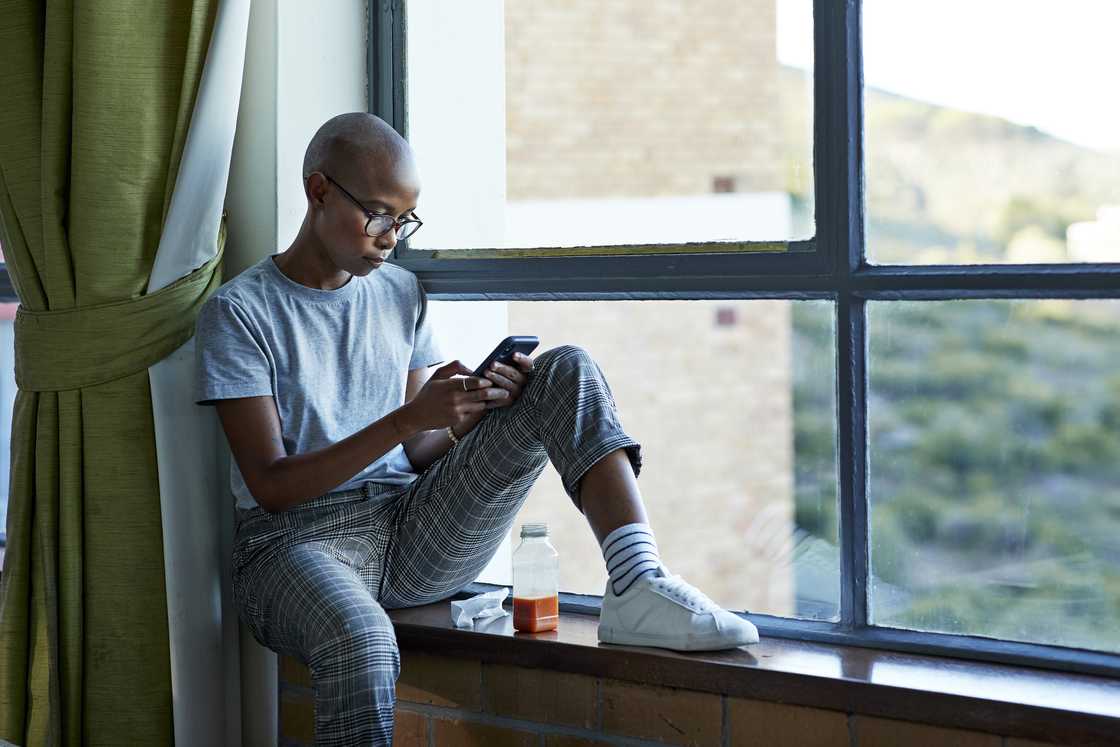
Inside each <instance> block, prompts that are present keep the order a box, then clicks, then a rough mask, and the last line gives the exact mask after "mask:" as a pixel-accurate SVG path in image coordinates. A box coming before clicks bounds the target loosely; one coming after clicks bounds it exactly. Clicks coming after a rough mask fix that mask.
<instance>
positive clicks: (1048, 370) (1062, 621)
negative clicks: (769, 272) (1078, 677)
mask: <svg viewBox="0 0 1120 747" xmlns="http://www.w3.org/2000/svg"><path fill="white" fill-rule="evenodd" d="M787 75H788V76H792V77H796V78H798V79H799V75H800V74H798V73H794V72H793V71H787ZM791 79H792V78H791ZM798 85H800V83H798V84H797V85H792V84H791V86H787V88H788V89H789V90H790V91H791V93H790V95H791V96H792V95H794V93H793V92H796V93H797V94H798V95H802V94H803V91H802V90H801V89H800V88H798ZM866 100H867V107H868V111H867V123H868V124H867V133H868V135H867V138H868V162H869V163H868V183H867V195H868V212H869V220H868V247H869V253H870V255H871V258H872V260H873V261H876V262H904V263H918V264H920V263H930V262H946V261H948V262H965V263H967V262H976V261H986V262H1003V261H1026V260H1024V259H1023V258H1024V257H1026V258H1028V259H1029V258H1030V257H1037V258H1038V261H1065V260H1066V259H1068V257H1067V256H1066V254H1065V232H1066V228H1067V226H1068V225H1069V224H1070V223H1071V222H1073V221H1076V220H1085V219H1092V217H1093V216H1094V212H1095V210H1096V208H1097V207H1098V206H1100V205H1104V204H1109V203H1117V204H1120V179H1117V175H1120V158H1118V157H1116V156H1111V155H1107V154H1100V153H1094V152H1092V151H1089V150H1086V149H1084V148H1080V147H1078V146H1075V145H1072V144H1070V143H1066V142H1062V141H1060V140H1057V139H1055V138H1052V137H1050V136H1048V135H1045V134H1044V133H1041V132H1039V131H1037V130H1035V129H1033V128H1027V127H1020V126H1018V125H1014V124H1012V123H1009V122H1006V121H1003V120H999V119H997V118H994V117H984V116H979V115H975V114H968V113H965V112H957V111H951V110H946V109H939V108H937V107H933V106H930V105H927V104H924V103H921V102H916V101H910V100H907V99H904V98H901V97H897V96H891V95H888V94H884V93H881V92H876V91H868V95H867V97H866ZM787 111H788V108H787ZM793 129H794V130H796V127H794V128H793ZM807 203H808V200H807V199H806V197H805V195H804V194H800V195H799V196H798V202H797V204H798V205H807ZM806 209H808V210H811V205H809V206H808V207H807V208H806ZM810 214H811V213H810ZM832 325H833V321H832V319H831V318H826V316H825V315H824V314H822V313H821V312H820V309H819V308H817V307H816V305H814V304H806V303H796V304H794V321H793V328H794V351H795V370H796V373H795V381H794V407H795V431H796V432H795V436H794V438H795V446H796V463H797V471H796V477H795V487H796V520H797V526H798V528H799V530H800V531H802V532H807V533H808V534H810V535H811V536H812V537H813V538H814V541H815V542H816V543H817V544H818V545H820V546H829V547H832V548H833V551H834V552H835V545H836V543H837V516H836V476H835V468H836V467H835V459H836V457H835V448H836V434H835V380H834V379H833V378H832V377H831V376H830V375H821V371H822V368H821V367H822V366H824V367H825V368H824V369H823V370H825V371H828V372H830V373H832V371H833V368H832V365H831V361H829V360H828V357H829V356H834V355H835V353H834V349H835V348H834V341H833V339H834V338H833V335H834V331H833V327H832ZM868 325H869V329H868V337H869V341H870V342H869V364H868V365H869V372H868V373H869V395H868V399H869V421H868V430H869V461H870V477H869V480H870V485H869V501H870V523H871V565H872V584H871V593H872V614H873V619H874V621H875V622H877V623H879V624H883V625H890V626H899V627H907V628H914V629H921V630H936V631H945V632H953V633H966V634H975V635H983V636H992V637H998V638H1006V639H1011V640H1023V641H1037V642H1043V643H1054V644H1059V645H1065V646H1073V647H1083V648H1089V649H1096V650H1107V651H1117V652H1120V368H1118V367H1117V365H1116V363H1117V361H1120V334H1118V333H1120V302H1106V301H1063V300H1020V301H988V300H976V301H936V302H933V301H930V302H878V303H873V304H871V306H870V308H869V312H868ZM830 562H832V563H833V564H834V565H833V571H832V575H831V576H830V577H829V578H828V581H829V582H830V583H831V584H833V585H835V578H836V571H835V568H836V567H838V561H837V560H836V559H835V554H834V555H833V558H832V559H831V561H830ZM798 578H799V584H802V581H801V576H799V577H798ZM817 578H819V575H818V576H817ZM823 595H825V594H824V593H822V591H821V589H810V588H808V584H807V583H806V584H802V587H801V588H799V596H804V597H807V598H810V599H812V598H816V599H819V598H821V597H822V596H823Z"/></svg>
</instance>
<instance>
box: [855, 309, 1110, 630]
mask: <svg viewBox="0 0 1120 747" xmlns="http://www.w3.org/2000/svg"><path fill="white" fill-rule="evenodd" d="M868 317H869V336H870V363H869V365H870V400H869V402H870V408H869V409H870V412H869V418H870V419H869V423H868V424H869V428H870V443H871V452H870V476H871V480H870V496H869V497H870V505H871V513H870V516H871V568H872V579H871V613H872V618H873V620H874V622H875V623H877V624H880V625H890V626H895V627H904V628H914V629H919V630H931V631H943V632H952V633H964V634H974V635H983V636H992V637H997V638H1004V639H1011V640H1019V641H1032V642H1038V643H1048V644H1059V645H1065V646H1076V647H1083V648H1092V649H1101V650H1106V651H1120V374H1118V373H1117V368H1116V361H1117V360H1120V334H1118V333H1120V323H1118V322H1117V320H1118V319H1120V303H1118V302H1116V301H1061V300H1030V301H1026V300H1024V301H944V302H941V301H939V302H883V303H873V304H870V306H869V312H868Z"/></svg>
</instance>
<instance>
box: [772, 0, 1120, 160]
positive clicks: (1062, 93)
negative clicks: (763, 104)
mask: <svg viewBox="0 0 1120 747" xmlns="http://www.w3.org/2000/svg"><path fill="white" fill-rule="evenodd" d="M777 3H778V59H779V61H780V62H782V63H783V64H786V65H793V66H796V67H808V65H809V64H810V63H811V61H812V31H811V28H812V26H811V21H812V0H777ZM863 44H864V83H865V85H867V86H869V87H872V88H880V89H884V90H887V91H891V92H893V93H898V94H902V95H905V96H909V97H911V98H916V99H920V100H923V101H928V102H931V103H935V104H939V105H942V106H950V107H953V108H957V109H964V110H966V111H973V112H981V113H984V114H994V115H996V116H1000V117H1004V118H1006V119H1009V120H1011V121H1013V122H1017V123H1019V124H1025V125H1033V126H1034V127H1037V128H1039V129H1040V130H1044V131H1046V132H1048V133H1050V134H1052V135H1055V136H1057V137H1060V138H1063V139H1065V140H1070V141H1072V142H1075V143H1078V144H1079V145H1084V146H1087V147H1090V148H1097V149H1101V150H1112V151H1117V152H1120V93H1118V91H1120V0H936V1H931V0H923V1H921V2H919V1H918V0H864V2H863Z"/></svg>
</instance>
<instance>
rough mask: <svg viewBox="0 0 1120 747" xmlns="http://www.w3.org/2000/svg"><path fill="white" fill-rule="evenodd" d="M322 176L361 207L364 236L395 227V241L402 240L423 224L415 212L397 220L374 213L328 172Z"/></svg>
mask: <svg viewBox="0 0 1120 747" xmlns="http://www.w3.org/2000/svg"><path fill="white" fill-rule="evenodd" d="M320 173H323V172H320ZM323 176H325V177H327V181H329V182H330V183H331V184H333V185H334V186H336V187H338V188H339V189H341V190H342V194H344V195H346V196H347V197H349V198H350V201H351V202H353V203H354V204H355V205H357V206H358V207H359V208H360V209H361V211H362V212H363V213H365V214H366V219H367V220H366V227H365V232H366V236H369V237H370V238H377V237H378V236H381V235H382V234H384V233H387V232H388V231H389V230H391V229H394V228H395V229H396V230H397V241H404V240H405V239H407V238H408V237H409V236H411V235H413V234H414V233H416V232H417V231H418V230H420V226H422V225H424V222H423V221H421V220H420V219H419V217H417V215H416V213H413V214H412V216H413V217H411V218H402V219H400V220H397V219H396V218H394V217H393V216H391V215H386V214H385V213H375V212H373V211H372V210H370V209H369V208H367V207H366V206H365V205H363V204H362V203H360V202H359V201H358V198H357V197H355V196H354V195H352V194H350V193H349V192H347V191H346V187H343V186H342V185H341V184H339V183H338V182H336V181H335V180H334V179H332V178H331V176H330V174H325V173H323Z"/></svg>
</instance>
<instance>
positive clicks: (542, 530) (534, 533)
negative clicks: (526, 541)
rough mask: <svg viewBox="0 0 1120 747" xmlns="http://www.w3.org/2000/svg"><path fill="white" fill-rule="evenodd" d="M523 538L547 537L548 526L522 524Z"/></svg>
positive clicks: (543, 524) (541, 523) (542, 524)
mask: <svg viewBox="0 0 1120 747" xmlns="http://www.w3.org/2000/svg"><path fill="white" fill-rule="evenodd" d="M521 536H522V537H547V536H548V524H545V523H543V522H540V523H535V524H522V525H521Z"/></svg>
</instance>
